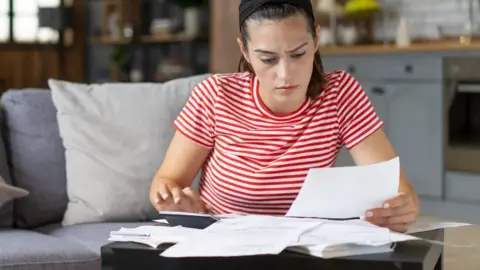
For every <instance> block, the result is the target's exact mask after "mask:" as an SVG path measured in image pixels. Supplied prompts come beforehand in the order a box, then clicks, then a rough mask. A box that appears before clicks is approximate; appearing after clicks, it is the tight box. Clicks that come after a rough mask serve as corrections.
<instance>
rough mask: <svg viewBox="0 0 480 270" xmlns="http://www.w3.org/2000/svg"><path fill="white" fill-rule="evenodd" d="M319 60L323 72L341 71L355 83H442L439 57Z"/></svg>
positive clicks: (397, 55) (346, 57)
mask: <svg viewBox="0 0 480 270" xmlns="http://www.w3.org/2000/svg"><path fill="white" fill-rule="evenodd" d="M323 59H324V66H325V69H326V70H333V69H341V70H345V71H347V72H348V73H350V74H352V75H353V76H354V77H356V78H358V79H373V80H409V81H411V80H440V79H442V59H441V57H439V56H420V55H415V54H407V55H405V54H395V55H361V56H359V55H348V56H347V55H341V56H339V55H335V56H333V55H329V56H326V57H324V58H323Z"/></svg>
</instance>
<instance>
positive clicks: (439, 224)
mask: <svg viewBox="0 0 480 270" xmlns="http://www.w3.org/2000/svg"><path fill="white" fill-rule="evenodd" d="M470 225H472V224H470V223H462V222H447V221H427V222H423V221H417V222H414V223H413V224H412V225H411V226H410V228H409V229H408V231H407V233H409V234H410V233H417V232H426V231H432V230H437V229H446V228H455V227H463V226H470Z"/></svg>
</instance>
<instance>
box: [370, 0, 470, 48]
mask: <svg viewBox="0 0 480 270" xmlns="http://www.w3.org/2000/svg"><path fill="white" fill-rule="evenodd" d="M468 1H469V0H378V2H379V3H381V5H382V6H383V9H385V10H386V11H385V12H384V13H383V14H382V15H379V16H378V20H377V22H376V31H375V36H376V38H377V39H379V40H381V39H382V38H383V37H386V38H388V39H393V38H394V37H395V31H396V27H397V24H398V18H399V17H400V16H405V18H407V20H408V22H409V26H410V32H411V35H412V36H413V37H422V36H423V37H428V38H436V37H438V35H439V31H438V26H446V28H448V31H449V32H455V33H457V34H458V33H460V32H461V29H462V27H463V25H464V24H465V23H466V22H467V20H468ZM473 1H474V2H475V3H474V4H475V7H476V8H477V7H478V2H479V1H478V0H473ZM477 13H478V12H477ZM382 17H384V18H385V19H384V20H383V18H382Z"/></svg>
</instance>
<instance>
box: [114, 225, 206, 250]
mask: <svg viewBox="0 0 480 270" xmlns="http://www.w3.org/2000/svg"><path fill="white" fill-rule="evenodd" d="M200 232H202V230H199V229H192V228H184V227H168V226H139V227H136V228H121V229H120V230H118V231H112V232H110V237H109V239H108V240H109V241H117V242H136V243H142V244H145V245H148V246H151V247H154V248H156V247H158V246H159V245H161V244H164V243H173V244H174V243H178V242H180V241H183V240H186V239H188V238H191V237H192V236H194V235H196V234H198V233H200Z"/></svg>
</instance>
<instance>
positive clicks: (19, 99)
mask: <svg viewBox="0 0 480 270" xmlns="http://www.w3.org/2000/svg"><path fill="white" fill-rule="evenodd" d="M1 105H2V107H3V111H4V117H5V137H6V148H7V154H8V159H9V163H10V164H9V165H10V172H11V176H12V181H13V184H14V185H15V186H17V187H20V188H24V189H26V190H28V191H29V192H30V194H29V195H28V196H27V197H25V198H23V199H22V200H18V201H16V202H15V225H16V226H17V227H19V228H32V227H37V226H41V225H43V224H48V223H53V222H59V221H60V220H61V219H62V217H63V213H64V212H65V209H66V206H67V194H66V173H65V154H64V148H63V146H62V141H61V138H60V135H59V131H58V124H57V119H56V109H55V107H54V106H53V102H52V96H51V92H50V91H46V90H40V89H25V90H10V91H7V92H6V93H4V94H3V96H2V99H1Z"/></svg>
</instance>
